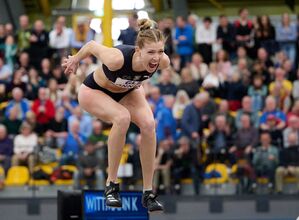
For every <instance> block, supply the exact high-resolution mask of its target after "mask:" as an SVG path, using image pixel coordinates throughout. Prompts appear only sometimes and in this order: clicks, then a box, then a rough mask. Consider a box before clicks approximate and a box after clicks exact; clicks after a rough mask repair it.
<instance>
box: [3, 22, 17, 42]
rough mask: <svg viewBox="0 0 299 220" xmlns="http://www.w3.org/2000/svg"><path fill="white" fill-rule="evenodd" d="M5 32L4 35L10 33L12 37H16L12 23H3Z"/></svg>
mask: <svg viewBox="0 0 299 220" xmlns="http://www.w3.org/2000/svg"><path fill="white" fill-rule="evenodd" d="M5 34H6V37H7V36H9V35H12V36H13V37H14V38H16V35H15V30H14V26H13V24H12V23H6V24H5Z"/></svg>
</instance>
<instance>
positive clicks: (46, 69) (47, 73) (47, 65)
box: [39, 58, 53, 82]
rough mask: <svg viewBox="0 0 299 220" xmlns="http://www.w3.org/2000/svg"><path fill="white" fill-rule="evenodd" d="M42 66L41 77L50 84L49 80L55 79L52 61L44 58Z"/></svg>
mask: <svg viewBox="0 0 299 220" xmlns="http://www.w3.org/2000/svg"><path fill="white" fill-rule="evenodd" d="M40 65H41V66H40V72H39V76H40V77H41V78H42V80H44V81H45V82H48V80H49V79H50V78H52V77H53V73H52V66H51V61H50V59H49V58H43V59H42V61H41V63H40Z"/></svg>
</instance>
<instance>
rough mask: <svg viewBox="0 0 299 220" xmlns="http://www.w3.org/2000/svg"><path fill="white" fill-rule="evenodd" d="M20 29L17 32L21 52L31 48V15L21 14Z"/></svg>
mask: <svg viewBox="0 0 299 220" xmlns="http://www.w3.org/2000/svg"><path fill="white" fill-rule="evenodd" d="M19 25H20V27H19V29H18V32H17V37H18V41H17V43H18V51H19V52H23V51H25V50H26V49H28V48H29V46H30V42H29V39H30V35H31V33H30V28H29V25H30V24H29V17H28V15H25V14H23V15H21V16H20V17H19Z"/></svg>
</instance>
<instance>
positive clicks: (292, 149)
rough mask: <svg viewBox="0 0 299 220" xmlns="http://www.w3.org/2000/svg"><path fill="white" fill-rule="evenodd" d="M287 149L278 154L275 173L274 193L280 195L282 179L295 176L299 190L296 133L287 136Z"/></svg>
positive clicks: (298, 150) (298, 151) (298, 148)
mask: <svg viewBox="0 0 299 220" xmlns="http://www.w3.org/2000/svg"><path fill="white" fill-rule="evenodd" d="M287 142H288V146H289V147H288V148H285V149H283V150H282V152H281V154H280V166H279V167H278V168H277V169H276V172H275V183H276V192H278V193H281V192H282V189H283V178H284V177H286V176H295V177H296V179H297V185H298V186H297V188H298V190H299V145H298V133H294V132H291V133H289V134H288V140H287Z"/></svg>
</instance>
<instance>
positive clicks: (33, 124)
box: [25, 110, 37, 133]
mask: <svg viewBox="0 0 299 220" xmlns="http://www.w3.org/2000/svg"><path fill="white" fill-rule="evenodd" d="M25 121H26V122H28V123H29V124H30V125H31V128H32V131H34V132H35V133H37V132H36V130H37V129H36V127H37V126H36V124H37V121H36V115H35V113H34V112H33V111H32V110H30V111H28V112H27V113H26V118H25Z"/></svg>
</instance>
